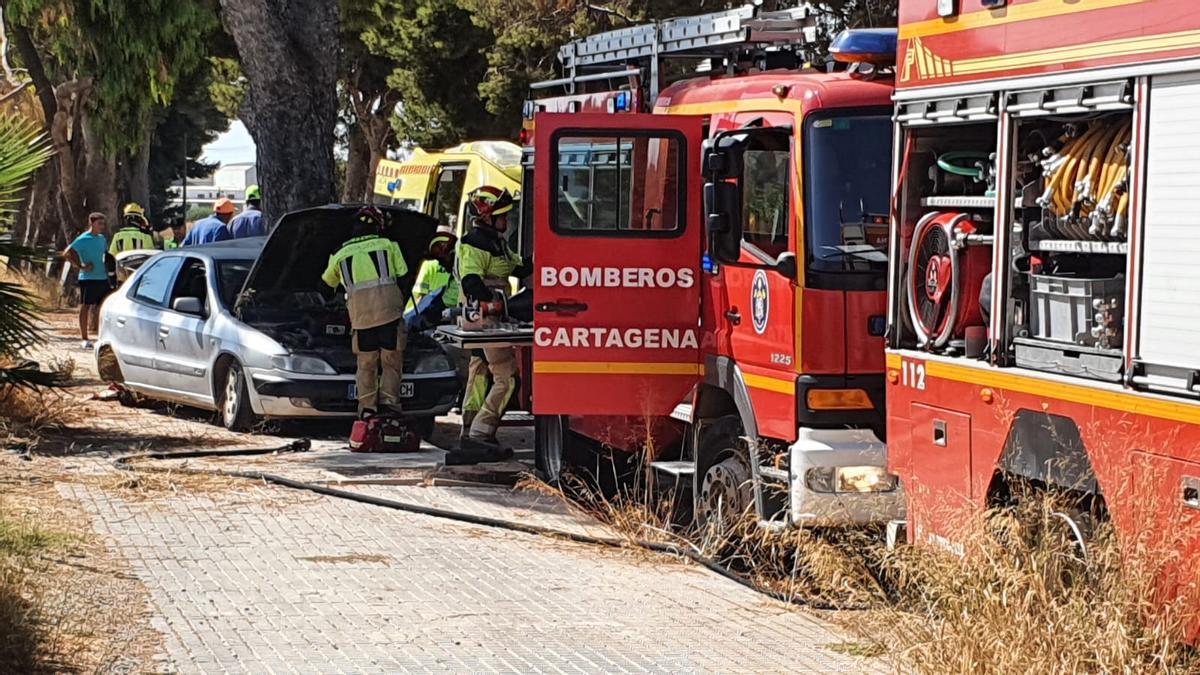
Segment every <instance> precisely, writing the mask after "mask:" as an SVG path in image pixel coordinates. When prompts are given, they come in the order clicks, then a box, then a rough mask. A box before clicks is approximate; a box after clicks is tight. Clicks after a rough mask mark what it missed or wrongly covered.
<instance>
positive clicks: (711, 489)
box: [696, 448, 751, 535]
mask: <svg viewBox="0 0 1200 675" xmlns="http://www.w3.org/2000/svg"><path fill="white" fill-rule="evenodd" d="M730 450H733V448H730ZM750 499H751V495H750V469H749V468H748V467H747V466H746V462H745V461H744V460H743V459H742V455H741V453H736V454H734V455H733V456H731V457H726V458H725V459H723V460H721V461H720V462H717V463H716V464H714V465H712V466H710V467H709V468H708V471H706V472H705V473H704V482H703V483H702V484H701V486H700V499H699V502H700V503H699V504H698V505H697V507H698V508H697V509H696V511H697V515H698V516H699V517H700V525H701V526H702V527H713V528H716V529H717V531H718V534H719V535H726V534H728V533H732V532H735V531H736V530H737V527H738V525H739V523H740V522H741V520H742V518H744V517H745V515H746V512H747V510H748V509H749V507H750Z"/></svg>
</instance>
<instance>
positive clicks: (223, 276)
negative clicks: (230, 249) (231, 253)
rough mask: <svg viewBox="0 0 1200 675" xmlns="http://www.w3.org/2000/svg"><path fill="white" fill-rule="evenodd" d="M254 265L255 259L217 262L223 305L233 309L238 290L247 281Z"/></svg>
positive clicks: (219, 289) (218, 283)
mask: <svg viewBox="0 0 1200 675" xmlns="http://www.w3.org/2000/svg"><path fill="white" fill-rule="evenodd" d="M253 266H254V261H253V260H221V261H219V262H217V290H218V292H220V294H221V305H222V306H223V307H224V308H225V309H232V308H233V303H234V301H236V300H237V294H238V291H241V290H242V286H243V285H244V284H245V283H246V275H248V274H250V268H251V267H253Z"/></svg>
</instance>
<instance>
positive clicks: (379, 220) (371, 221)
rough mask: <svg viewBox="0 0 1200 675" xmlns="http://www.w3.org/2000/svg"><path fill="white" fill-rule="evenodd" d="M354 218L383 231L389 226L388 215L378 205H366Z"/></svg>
mask: <svg viewBox="0 0 1200 675" xmlns="http://www.w3.org/2000/svg"><path fill="white" fill-rule="evenodd" d="M354 219H355V220H357V221H358V222H360V223H362V224H364V225H369V226H371V227H374V228H375V229H376V230H379V231H380V232H382V231H383V230H384V229H386V228H387V215H385V214H384V212H383V211H380V210H379V207H377V206H364V207H362V208H361V209H359V210H358V213H356V214H355V215H354Z"/></svg>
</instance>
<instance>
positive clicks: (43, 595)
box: [0, 493, 157, 673]
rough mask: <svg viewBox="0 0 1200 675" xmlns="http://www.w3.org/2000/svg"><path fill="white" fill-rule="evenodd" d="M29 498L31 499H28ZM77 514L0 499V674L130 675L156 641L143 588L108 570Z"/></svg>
mask: <svg viewBox="0 0 1200 675" xmlns="http://www.w3.org/2000/svg"><path fill="white" fill-rule="evenodd" d="M26 496H28V495H26ZM77 516H78V514H77V513H71V512H68V511H66V510H63V509H60V508H58V507H56V506H54V505H52V503H51V501H50V500H48V499H46V495H45V494H44V493H43V494H41V495H39V498H38V499H36V500H33V501H25V502H22V501H17V500H14V499H12V498H5V499H3V500H0V636H3V639H2V640H0V672H5V673H41V672H46V673H49V672H115V671H116V672H129V671H130V670H131V669H133V668H135V667H146V666H147V665H148V664H147V662H146V659H145V656H144V654H145V653H146V652H147V651H153V649H154V643H155V642H157V638H156V637H154V636H153V633H152V632H151V631H150V630H149V629H148V627H147V626H146V625H145V624H144V623H142V622H139V621H138V617H139V615H140V614H142V613H144V611H145V604H144V598H143V596H142V595H141V592H140V587H138V586H137V584H136V582H135V581H133V580H132V579H130V578H129V577H128V576H127V575H125V574H123V573H121V572H119V571H117V570H116V569H113V568H112V567H110V565H109V563H110V562H111V561H110V560H109V559H108V558H106V557H105V552H104V550H103V547H102V546H100V545H98V544H97V543H96V542H95V541H93V540H92V539H91V537H90V536H89V535H88V534H87V533H85V532H84V531H83V530H82V528H81V527H80V523H79V520H78V518H77Z"/></svg>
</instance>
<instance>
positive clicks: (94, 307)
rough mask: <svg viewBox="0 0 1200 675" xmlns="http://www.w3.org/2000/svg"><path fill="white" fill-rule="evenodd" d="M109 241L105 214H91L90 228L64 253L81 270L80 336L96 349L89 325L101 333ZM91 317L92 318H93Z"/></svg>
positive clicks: (106, 282)
mask: <svg viewBox="0 0 1200 675" xmlns="http://www.w3.org/2000/svg"><path fill="white" fill-rule="evenodd" d="M107 251H108V241H107V240H106V239H105V238H104V214H103V213H93V214H91V215H89V216H88V229H87V231H85V232H84V233H83V234H81V235H79V236H78V237H75V241H72V242H71V244H70V246H67V250H66V251H63V256H64V257H65V258H66V259H67V261H68V262H70V263H71V265H72V266H74V267H75V268H76V269H78V270H79V337H80V338H82V340H83V343H82V347H83V348H84V349H91V348H92V341H91V339H90V338H89V337H88V328H89V326H90V327H91V330H92V331H93V332H97V333H98V332H100V303H101V302H103V301H104V296H106V295H108V290H109V285H108V272H107V271H105V269H104V254H105V253H106V252H107ZM89 319H90V320H89Z"/></svg>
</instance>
